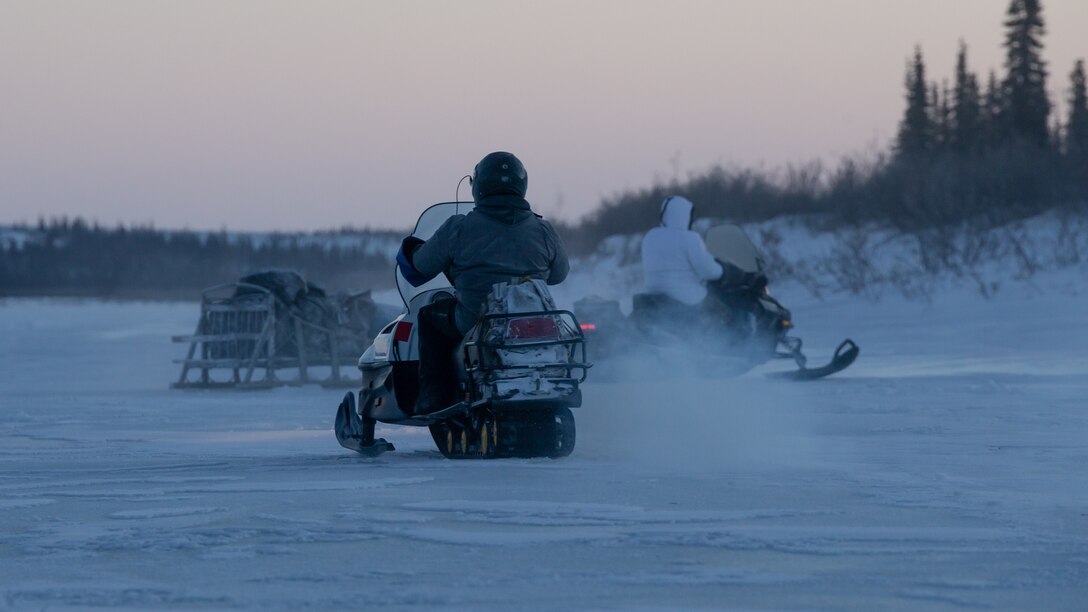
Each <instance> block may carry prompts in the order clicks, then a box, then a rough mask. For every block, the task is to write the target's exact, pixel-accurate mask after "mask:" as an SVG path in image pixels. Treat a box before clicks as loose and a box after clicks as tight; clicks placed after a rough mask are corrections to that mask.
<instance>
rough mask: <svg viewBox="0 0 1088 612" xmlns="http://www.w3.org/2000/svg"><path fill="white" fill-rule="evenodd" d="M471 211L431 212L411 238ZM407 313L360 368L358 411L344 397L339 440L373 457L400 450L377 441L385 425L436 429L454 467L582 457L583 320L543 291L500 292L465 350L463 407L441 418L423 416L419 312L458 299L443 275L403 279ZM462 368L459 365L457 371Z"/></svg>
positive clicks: (502, 288)
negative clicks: (578, 442) (578, 412)
mask: <svg viewBox="0 0 1088 612" xmlns="http://www.w3.org/2000/svg"><path fill="white" fill-rule="evenodd" d="M471 208H472V203H471V202H468V203H466V202H446V203H441V204H435V205H433V206H431V207H430V208H428V209H427V210H425V211H424V212H423V214H422V215H420V217H419V220H418V221H417V222H416V227H415V230H414V231H413V232H412V235H413V236H415V237H417V238H420V239H422V240H427V239H428V238H430V237H431V235H433V234H434V232H435V231H436V230H437V229H438V227H439V226H441V225H442V223H443V222H445V221H446V220H447V219H448V218H450V217H451V216H453V215H456V214H462V213H463V212H467V211H468V210H470V209H471ZM396 284H397V290H398V291H399V292H400V295H401V298H402V299H403V301H404V306H405V312H403V313H402V314H400V315H399V316H397V317H396V318H395V319H394V320H393V321H392V322H391V323H389V324H388V325H386V326H385V327H384V328H383V329H382V330H381V332H380V333H378V335H377V336H376V337H375V338H374V342H373V343H372V344H371V345H370V346H369V347H368V348H367V349H366V352H364V353H363V355H362V356H361V357H360V358H359V364H358V365H359V370H361V371H362V387H361V389H360V390H359V395H358V401H356V398H355V395H354V394H353V393H351V392H349V393H347V394H346V395H345V396H344V399H343V401H342V402H341V403H340V406H339V409H338V411H337V414H336V425H335V430H336V439H337V440H338V441H339V442H340V445H341V446H343V447H344V448H348V449H351V450H354V451H357V452H359V453H361V454H363V455H366V456H371V457H373V456H377V455H380V454H382V453H384V452H386V451H391V450H394V446H393V444H392V443H390V442H388V441H386V440H385V439H382V438H375V437H374V436H375V433H374V428H375V425H376V424H377V423H378V422H381V423H389V424H393V425H409V426H419V427H427V428H429V429H430V433H431V436H432V438H433V439H434V443H435V445H436V446H437V447H438V450H439V451H440V452H441V453H442V455H443V456H445V457H447V458H451V459H463V458H497V457H552V458H558V457H564V456H566V455H569V454H570V453H571V451H573V450H574V444H575V424H574V415H573V414H572V412H571V410H570V409H571V408H575V407H578V406H580V405H581V401H582V396H581V390H580V388H579V385H580V384H581V383H582V382H584V381H585V379H586V373H587V371H588V368H589V367H590V364H589V363H587V362H586V349H585V335H584V334H583V333H582V331H581V327H580V325H579V323H578V320H577V319H576V318H575V316H574V313H572V312H570V311H569V310H559V309H557V308H556V307H555V304H554V302H553V301H552V299H551V296H550V294H549V293H548V289H547V286H546V285H545V284H544V283H543V282H542V281H533V280H527V281H524V282H517V283H511V284H508V283H499V284H497V285H495V286H494V288H493V291H492V296H491V299H490V300H489V306H488V309H487V312H486V313H485V314H484V316H483V317H482V318H481V319H480V320H479V321H478V322H477V324H476V325H475V327H473V328H472V329H471V330H470V331H469V332H468V333H467V334H466V335H465V339H464V340H463V341H462V342H461V344H460V345H459V346H458V348H457V350H456V352H455V354H454V355H453V356H451V357H453V359H451V362H453V361H456V367H457V370H458V379H459V394H458V397H459V398H460V399H459V401H457V402H456V403H454V404H453V405H451V406H448V407H446V408H443V409H440V410H438V411H437V412H431V413H426V414H415V413H414V412H413V407H414V405H415V402H416V398H417V396H418V394H419V379H418V376H419V338H418V331H417V329H416V321H417V315H418V313H419V310H420V308H422V307H423V306H426V305H427V304H430V303H432V302H434V301H436V300H439V299H446V298H450V297H453V287H452V286H451V285H450V282H449V280H448V279H447V278H446V277H445V276H444V275H439V276H438V277H436V278H434V279H432V280H430V281H428V282H426V283H424V284H422V285H420V286H418V287H413V286H412V285H411V284H410V283H409V282H408V281H407V280H406V279H405V278H404V276H403V275H402V274H401V271H400V270H399V269H397V270H396ZM451 367H453V363H451Z"/></svg>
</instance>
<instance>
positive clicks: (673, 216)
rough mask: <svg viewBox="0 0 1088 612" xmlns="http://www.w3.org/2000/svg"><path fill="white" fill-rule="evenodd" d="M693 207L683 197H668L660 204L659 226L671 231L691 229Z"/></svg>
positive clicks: (689, 201)
mask: <svg viewBox="0 0 1088 612" xmlns="http://www.w3.org/2000/svg"><path fill="white" fill-rule="evenodd" d="M694 209H695V205H694V204H692V203H691V200H688V199H687V198H685V197H683V196H669V197H667V198H665V201H664V202H662V203H661V225H662V226H663V227H669V228H672V229H682V230H686V229H691V213H692V211H693V210H694Z"/></svg>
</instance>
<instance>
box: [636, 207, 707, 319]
mask: <svg viewBox="0 0 1088 612" xmlns="http://www.w3.org/2000/svg"><path fill="white" fill-rule="evenodd" d="M693 209H694V205H693V204H692V203H691V202H690V201H689V200H688V199H686V198H683V197H680V196H670V197H668V198H665V201H664V202H662V203H661V225H660V226H659V227H655V228H653V229H652V230H650V231H648V232H646V237H645V238H643V239H642V275H643V283H644V288H645V289H644V290H645V291H646V293H658V294H664V295H667V296H669V297H670V298H672V299H674V300H676V301H678V302H682V303H684V304H687V305H689V306H696V305H699V304H701V303H702V302H703V300H704V299H705V298H706V294H707V292H706V286H705V283H706V282H707V281H712V280H717V279H719V278H721V276H722V266H721V264H719V263H718V262H717V261H716V260H715V259H714V257H713V256H711V255H710V253H709V252H707V250H706V245H705V244H703V239H702V237H701V236H699V234H697V233H696V232H694V231H692V229H691V220H692V210H693Z"/></svg>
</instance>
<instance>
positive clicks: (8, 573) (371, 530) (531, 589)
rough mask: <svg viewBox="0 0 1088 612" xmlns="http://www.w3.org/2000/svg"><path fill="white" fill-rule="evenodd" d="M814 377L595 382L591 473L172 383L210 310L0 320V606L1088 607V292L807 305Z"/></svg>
mask: <svg viewBox="0 0 1088 612" xmlns="http://www.w3.org/2000/svg"><path fill="white" fill-rule="evenodd" d="M790 303H791V307H793V308H794V309H795V311H796V312H797V313H798V316H797V317H796V318H797V323H798V326H799V330H800V331H801V332H803V336H804V337H805V339H806V346H807V347H808V348H809V349H810V350H813V351H814V354H824V353H825V352H828V351H830V350H831V349H833V348H834V345H835V343H837V342H838V340H840V339H841V337H842V335H844V334H849V335H850V336H852V337H853V338H855V339H856V340H857V341H858V343H859V344H863V345H864V347H865V352H864V353H863V355H862V357H861V358H859V360H858V362H857V363H856V364H854V366H852V367H851V369H850V370H849V371H847V372H844V373H842V374H840V375H838V376H840V377H836V378H832V379H828V380H825V381H819V382H816V383H811V384H809V383H806V384H796V383H789V382H771V381H769V380H768V379H767V378H765V377H764V376H763V374H764V373H766V372H768V371H772V370H774V369H775V367H782V365H783V364H777V366H776V365H769V366H766V367H763V368H760V369H759V370H756V371H753V372H752V373H750V374H748V375H745V376H743V377H740V378H738V379H735V380H723V381H710V380H699V379H684V380H646V379H643V380H640V381H637V382H634V383H627V384H620V383H607V384H606V383H601V382H594V381H593V378H592V372H591V373H590V382H589V383H587V385H586V386H585V403H584V407H583V408H581V409H577V410H576V411H575V414H576V418H577V419H578V423H579V435H578V446H577V448H576V450H575V452H574V455H572V456H571V457H569V458H567V459H563V460H558V461H553V460H547V459H537V460H498V461H490V462H485V461H448V460H444V459H442V458H441V457H440V455H439V454H438V452H437V451H436V450H435V449H434V448H433V445H432V442H431V439H430V436H429V434H428V433H427V431H426V430H422V429H408V428H396V427H384V428H382V427H379V435H381V436H384V437H386V438H388V439H390V440H392V441H394V442H395V443H396V444H397V449H398V450H397V451H396V452H393V453H389V454H387V455H385V456H382V457H380V458H378V459H365V458H362V457H359V456H357V455H356V454H355V453H353V452H351V451H347V450H344V449H342V448H340V447H339V445H337V443H336V441H335V439H334V438H333V435H332V431H331V427H332V417H333V414H334V411H335V408H336V404H337V403H338V401H339V399H340V395H341V394H342V391H340V390H326V389H321V388H319V387H315V386H311V387H303V388H284V389H276V390H272V391H264V392H221V391H220V392H199V391H197V392H179V391H170V390H168V389H167V386H168V384H169V383H170V381H171V380H173V379H174V378H175V377H176V375H177V368H176V365H175V364H173V363H171V359H173V358H177V357H180V356H181V355H180V354H179V351H180V349H179V347H178V346H177V345H172V344H171V343H170V341H169V336H170V335H171V334H182V333H187V332H188V331H190V330H191V327H192V323H193V319H194V317H195V316H196V314H197V311H198V308H197V307H196V305H194V304H132V303H130V304H116V303H103V302H94V301H90V302H76V301H29V300H7V301H2V302H0V372H2V374H0V527H2V529H0V565H2V566H3V567H4V578H3V580H2V581H0V608H8V609H24V608H33V609H39V608H50V609H57V608H61V609H63V608H88V607H99V606H101V607H109V608H113V609H126V608H127V609H147V608H157V607H162V608H186V609H200V608H225V607H238V608H247V609H289V608H300V607H307V606H308V607H316V608H333V607H346V606H354V607H360V606H363V607H367V608H370V607H378V606H384V607H387V608H389V609H402V610H412V609H427V608H433V607H437V606H442V607H444V608H448V609H479V608H483V607H494V608H499V609H511V608H522V609H541V610H544V609H561V608H577V609H585V608H592V609H636V608H637V609H670V610H672V609H682V608H689V609H694V608H722V607H733V608H776V609H781V608H809V609H811V608H826V609H847V608H849V609H865V608H919V607H924V608H930V607H936V608H957V607H972V608H973V607H986V608H999V609H1001V608H1004V609H1069V610H1073V609H1083V602H1084V598H1085V596H1088V412H1086V411H1085V406H1086V398H1088V347H1086V345H1085V340H1086V339H1088V338H1086V337H1085V334H1086V332H1085V331H1083V329H1082V328H1081V325H1082V323H1083V312H1082V308H1080V307H1079V304H1082V301H1079V302H1078V300H1076V299H1070V298H1069V297H1067V296H1061V295H1057V294H1054V295H1045V294H1044V295H1023V296H1022V295H1007V296H1005V298H1004V299H1002V300H999V301H996V302H984V301H981V300H979V299H977V298H974V297H971V296H966V295H947V296H942V297H940V298H939V299H938V300H936V301H935V302H934V303H933V304H928V305H925V304H908V303H900V302H888V303H881V304H870V303H857V302H854V301H852V300H848V299H839V298H836V299H834V300H831V301H829V302H827V303H821V302H815V301H810V302H808V303H803V304H802V303H801V301H800V300H797V299H792V300H791V302H790Z"/></svg>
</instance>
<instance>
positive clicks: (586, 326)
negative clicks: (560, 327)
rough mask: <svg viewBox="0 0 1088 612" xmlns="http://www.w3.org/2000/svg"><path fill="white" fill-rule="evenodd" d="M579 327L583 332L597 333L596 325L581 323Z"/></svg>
mask: <svg viewBox="0 0 1088 612" xmlns="http://www.w3.org/2000/svg"><path fill="white" fill-rule="evenodd" d="M578 327H580V328H582V331H597V324H596V323H580V324H579V325H578Z"/></svg>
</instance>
